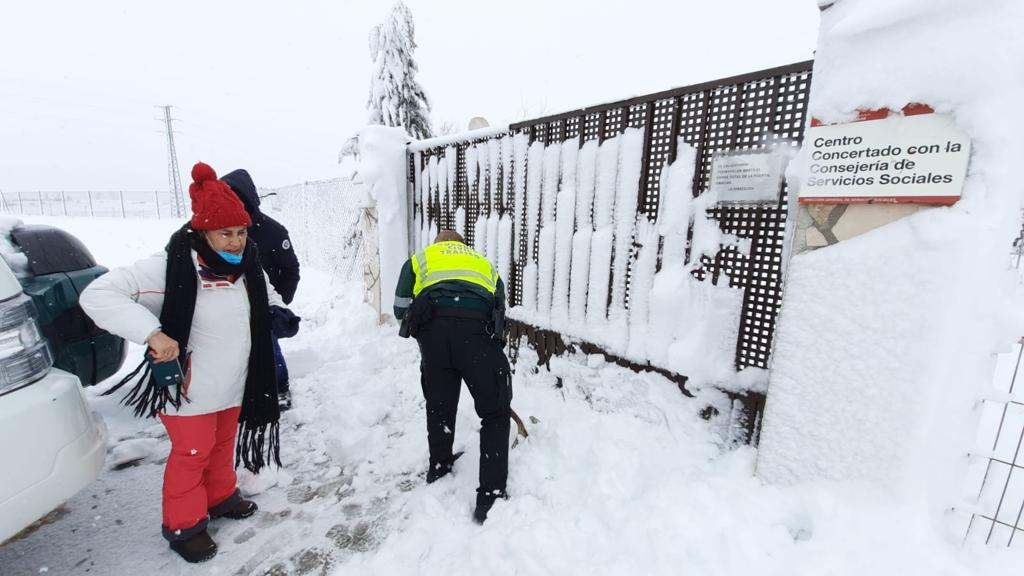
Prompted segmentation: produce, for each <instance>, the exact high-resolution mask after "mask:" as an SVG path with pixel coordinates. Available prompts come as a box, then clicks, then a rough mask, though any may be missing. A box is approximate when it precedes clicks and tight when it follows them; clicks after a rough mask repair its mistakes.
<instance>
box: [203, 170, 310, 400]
mask: <svg viewBox="0 0 1024 576" xmlns="http://www.w3.org/2000/svg"><path fill="white" fill-rule="evenodd" d="M221 180H222V181H223V182H224V183H225V184H227V185H228V186H230V187H231V190H232V191H234V193H235V194H236V195H238V198H239V199H240V200H241V201H242V204H244V205H245V210H246V211H247V212H248V213H249V216H251V217H252V226H251V227H250V228H249V238H250V239H251V240H253V241H255V242H256V245H257V246H258V247H259V254H260V262H261V263H262V264H263V270H264V271H266V273H267V280H269V281H270V284H271V285H272V286H273V287H274V289H275V290H277V292H278V294H280V295H281V298H282V299H283V300H284V302H285V304H290V303H291V301H292V299H293V298H294V297H295V290H296V288H297V287H298V285H299V259H298V258H297V257H296V256H295V249H294V248H293V247H292V241H291V238H289V237H288V229H287V228H285V227H284V226H283V225H282V224H281V223H280V222H278V221H277V220H274V219H273V218H271V217H270V216H267V215H266V214H264V213H263V212H262V211H261V210H260V195H259V192H258V191H257V190H256V184H255V183H253V181H252V177H251V176H249V173H248V172H247V171H245V170H235V171H234V172H230V173H228V174H226V175H224V176H223V177H222V178H221ZM274 355H275V358H276V364H277V389H278V396H279V397H280V404H281V409H282V410H287V409H288V408H291V403H292V401H291V392H290V390H289V388H288V364H286V363H285V361H284V356H283V355H282V354H281V346H280V344H278V341H277V337H276V335H275V338H274Z"/></svg>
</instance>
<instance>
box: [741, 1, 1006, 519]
mask: <svg viewBox="0 0 1024 576" xmlns="http://www.w3.org/2000/svg"><path fill="white" fill-rule="evenodd" d="M1022 21H1024V5H1022V4H1021V3H1019V2H981V3H957V4H956V6H955V9H954V8H953V6H952V5H951V4H950V3H945V2H931V3H929V2H918V1H916V0H892V1H890V2H886V3H885V4H884V7H883V5H882V4H879V3H872V2H852V1H844V0H839V1H838V2H835V3H833V4H830V5H829V6H828V8H827V10H824V11H823V12H822V21H821V28H820V31H821V32H820V36H819V39H818V46H817V50H816V60H815V64H814V80H813V83H812V88H811V96H810V103H809V109H808V118H807V120H808V121H809V120H810V119H811V118H814V119H815V120H817V121H818V122H819V123H820V124H821V125H823V126H828V125H842V124H845V126H844V127H841V128H838V129H839V130H841V131H839V132H833V134H836V135H837V139H838V138H839V137H840V136H842V135H845V134H850V133H851V132H850V130H853V129H856V128H851V127H853V126H854V125H855V124H856V125H857V126H859V128H860V129H864V130H877V132H874V133H871V134H872V135H871V136H870V140H873V142H871V143H869V139H868V138H869V137H868V136H865V138H864V140H863V143H862V141H861V140H860V139H856V141H855V142H852V143H851V144H849V145H848V143H846V142H843V141H842V140H839V141H838V142H831V141H829V140H828V139H826V138H821V137H818V138H812V137H810V135H808V139H807V140H806V141H805V149H804V154H803V155H802V156H801V157H800V158H798V160H797V161H795V162H793V163H792V164H791V167H790V170H789V176H790V177H789V178H788V180H789V182H790V184H791V186H790V194H791V195H792V194H798V193H801V192H802V195H801V198H806V199H809V200H810V198H808V197H815V196H817V197H820V196H822V194H821V192H816V191H817V190H820V189H821V187H822V186H823V184H822V183H821V182H819V180H820V178H819V175H824V176H842V177H847V176H850V175H851V173H850V172H847V173H838V171H836V172H833V173H831V174H826V173H825V171H824V170H823V169H822V168H823V166H824V167H826V168H835V167H836V165H832V166H827V165H826V164H825V163H822V162H820V161H821V160H822V158H821V155H820V154H819V155H818V157H813V156H812V155H811V154H810V153H809V150H808V148H809V147H811V146H822V145H825V146H828V145H830V144H835V146H833V147H832V150H833V151H834V152H836V153H837V154H847V156H844V158H855V157H857V158H859V157H867V156H868V155H872V156H874V155H876V154H877V152H878V151H879V150H880V149H882V148H883V147H884V146H885V141H886V139H890V140H889V141H893V140H891V139H893V138H894V136H893V134H895V133H897V130H893V129H891V128H886V126H889V127H892V126H897V127H902V128H903V129H905V127H906V126H908V123H906V122H905V120H906V119H909V118H911V116H910V115H907V116H904V115H903V113H901V111H904V110H907V109H910V110H912V111H913V108H912V107H911V106H909V105H912V104H916V103H923V104H927V105H930V106H931V107H933V108H934V113H935V114H936V115H944V116H945V118H944V119H943V118H939V117H935V118H937V119H938V120H943V121H945V120H948V122H945V125H946V126H950V127H953V128H955V130H957V131H960V132H962V133H964V134H966V136H967V138H969V142H970V150H971V152H970V156H969V161H970V165H969V169H966V170H965V168H964V167H963V166H962V164H958V163H957V162H956V160H957V159H956V158H953V157H952V156H947V157H946V159H941V158H940V159H939V160H938V161H937V163H936V164H932V166H933V167H934V168H929V169H924V170H920V169H918V170H915V169H913V168H912V167H907V166H905V165H904V168H905V169H901V167H900V166H899V165H895V166H893V165H891V164H890V163H889V162H879V163H876V165H875V166H874V167H870V166H867V165H861V167H859V168H860V171H859V173H858V174H856V176H857V178H860V179H862V180H863V181H861V182H860V183H859V184H856V185H855V186H851V189H852V192H850V193H849V194H859V193H864V194H865V195H866V196H867V195H876V196H879V197H883V196H892V195H898V194H900V192H901V190H900V188H901V187H900V182H898V181H897V182H892V181H891V180H892V179H893V178H899V179H901V180H902V179H905V178H907V177H910V178H911V180H912V182H909V184H913V185H914V187H915V188H917V190H918V191H916V192H915V193H917V194H926V193H929V194H930V193H936V192H937V191H942V192H946V191H945V190H938V189H937V188H938V187H936V186H934V185H935V184H937V183H940V182H942V181H943V180H942V179H943V178H944V177H947V176H948V177H949V178H950V180H949V182H955V181H956V180H955V179H957V178H960V177H964V180H963V186H962V188H959V189H958V190H957V192H959V194H960V197H959V199H958V200H957V201H956V202H955V203H954V204H952V205H949V206H944V207H916V206H915V207H912V208H909V209H903V208H887V207H884V206H881V205H879V204H864V205H859V204H852V203H849V202H848V201H847V202H846V203H840V204H832V205H823V204H822V205H818V204H813V205H807V206H804V207H801V209H800V216H799V223H798V224H797V226H798V228H802V230H799V231H798V233H797V234H796V237H800V236H801V235H803V236H804V240H805V241H804V244H803V245H802V246H801V245H800V244H798V245H797V246H796V249H795V250H794V252H795V254H794V255H793V256H792V258H791V261H790V263H789V270H788V273H787V278H786V293H785V297H784V304H783V308H782V312H781V316H780V321H779V323H778V326H777V330H776V332H775V336H774V339H775V352H774V357H773V365H772V372H771V377H770V383H769V388H768V397H767V404H766V408H765V413H764V421H763V431H762V434H761V443H760V448H759V451H758V463H757V474H758V476H760V477H761V478H762V479H764V480H766V481H769V482H774V483H782V484H792V483H800V482H814V481H820V480H822V479H826V480H842V481H844V482H857V483H859V484H862V485H869V486H873V487H876V488H880V489H878V490H875V491H873V492H872V493H873V494H876V498H878V499H879V500H881V501H882V502H881V504H882V505H883V506H886V505H890V506H893V507H894V509H895V508H896V507H899V509H900V515H901V517H903V518H907V517H908V515H909V516H910V518H909V519H908V520H907V522H911V523H916V522H918V521H919V520H920V519H925V518H930V519H931V520H932V521H933V523H934V524H935V525H936V528H938V529H939V530H940V531H943V532H947V533H948V532H949V531H950V530H949V529H950V528H953V526H952V525H951V521H955V522H964V524H966V519H967V518H969V517H970V514H964V513H960V514H958V513H956V512H958V511H959V510H961V509H971V508H973V509H975V510H977V509H979V507H980V506H981V505H982V504H984V503H983V502H979V501H977V500H976V499H973V497H972V499H966V500H965V499H964V493H963V490H962V489H963V483H964V480H965V478H966V474H967V472H968V469H969V466H970V461H969V459H968V458H967V456H966V455H967V454H969V453H971V452H973V451H976V450H978V448H976V447H974V446H973V444H974V442H975V439H976V425H977V418H978V414H977V412H976V411H977V409H978V406H980V405H981V404H982V403H981V402H979V398H982V397H983V396H984V395H985V394H991V391H990V387H991V382H992V374H993V369H994V355H995V354H996V353H997V352H999V351H1001V350H1005V349H1008V348H1009V347H1010V346H1011V345H1012V343H1013V342H1015V341H1016V340H1017V339H1018V338H1019V337H1020V334H1021V333H1024V310H1022V309H1021V308H1022V307H1021V302H1022V301H1024V297H1022V296H1021V295H1020V294H1019V278H1015V277H1014V272H1013V271H1012V270H1010V269H1009V268H1008V267H1007V265H1006V264H1007V263H1006V257H1005V251H1006V248H1007V247H1008V246H1010V245H1011V244H1012V240H1013V238H1014V237H1015V236H1016V234H1017V233H1018V231H1019V230H1020V222H1019V218H1020V209H1021V207H1022V204H1024V198H1022V196H1024V194H1022V191H1021V187H1020V177H1019V174H1017V173H1016V172H1015V169H1014V168H1013V167H1014V166H1017V165H1019V163H1020V159H1021V158H1024V145H1022V141H1021V139H1020V137H1019V129H1020V127H1021V126H1024V111H1022V108H1021V107H1020V106H1019V103H1017V102H1016V101H1015V100H1017V99H1019V95H1020V94H1021V93H1024V78H1022V76H1021V75H1020V74H1008V73H1007V70H1009V69H1014V67H1016V68H1019V62H1021V61H1024V44H1021V43H1019V42H1017V43H1012V42H1007V41H1006V39H1007V38H1012V37H1016V36H1017V35H1018V34H1019V27H1020V22H1022ZM893 54H920V55H925V56H923V57H921V58H916V59H914V60H913V62H912V63H908V62H907V61H906V60H904V59H898V58H897V59H894V58H892V55H893ZM883 109H884V110H883ZM869 111H871V113H872V114H875V113H878V114H875V116H874V118H873V119H872V118H864V116H867V115H868V112H869ZM917 113H918V112H917V111H914V114H915V115H916V114H917ZM888 114H892V117H890V118H889V119H890V120H893V122H892V123H888V124H882V123H885V122H886V120H884V118H886V115H888ZM858 116H861V119H863V120H866V121H865V122H863V123H851V120H853V119H855V118H858ZM897 117H902V119H901V118H897ZM918 119H919V120H922V118H918ZM869 122H871V123H875V122H877V123H878V124H874V126H875V127H874V128H871V127H865V124H868V123H869ZM919 125H921V126H923V124H919ZM812 126H813V125H812ZM952 131H953V130H952V129H949V130H948V131H947V130H946V129H943V130H938V129H936V128H934V127H932V128H928V129H927V131H925V132H921V133H917V134H916V135H917V136H918V138H917V139H916V140H917V141H915V142H913V143H912V144H914V145H915V146H913V147H914V148H917V147H916V145H918V144H922V143H927V142H928V138H929V137H934V138H935V142H938V141H939V137H938V135H939V134H942V135H943V136H942V138H941V142H942V145H941V146H940V147H939V148H937V149H936V151H935V152H934V154H941V153H944V152H946V151H948V150H949V149H950V147H949V144H950V143H952V142H953V141H955V140H949V138H950V137H949V136H945V135H946V134H950V133H952ZM866 134H867V133H866ZM818 141H821V142H818ZM879 142H881V144H880V143H879ZM823 143H824V144H823ZM893 147H895V145H893ZM940 149H942V152H939V150H940ZM903 150H904V151H905V152H907V148H906V147H904V148H903ZM854 153H856V154H864V156H853V155H852V154H854ZM900 154H901V153H900V152H896V153H895V155H897V156H898V155H900ZM909 154H914V151H912V150H911V151H909ZM928 154H932V152H926V153H925V154H923V155H919V156H917V157H914V158H913V160H915V161H916V162H917V163H918V164H924V165H928V162H936V160H929V159H928V157H927V156H928ZM879 156H881V155H879ZM890 156H891V154H890ZM837 157H838V156H837ZM826 160H827V158H826ZM884 160H886V161H888V160H894V159H893V158H884ZM816 163H817V164H816ZM894 163H895V162H894ZM815 164H816V165H815ZM881 164H886V165H885V166H884V167H882V166H881ZM840 166H841V165H840ZM918 168H921V167H920V166H919V167H918ZM954 174H958V175H955V176H954ZM935 177H938V180H935V179H934V178H935ZM868 178H871V179H873V181H872V182H868V181H867V179H868ZM883 178H884V179H883ZM838 179H839V180H842V178H838ZM848 179H849V180H851V181H852V180H855V179H854V178H848ZM887 180H888V181H889V182H888V183H887V182H886V181H887ZM797 184H799V186H797ZM824 186H825V187H826V188H827V187H828V186H830V184H828V183H827V182H826V183H825V184H824ZM798 188H799V189H798ZM812 192H814V193H812ZM837 194H838V193H837ZM842 196H848V195H847V194H843V195H842ZM919 200H924V201H927V200H925V199H919ZM812 201H813V200H812ZM815 246H817V249H814V250H807V249H806V248H814V247H815ZM801 250H803V252H802V253H800V252H801ZM1014 290H1018V293H1017V294H1013V291H1014ZM1018 446H1019V445H1018ZM991 449H992V447H991V445H989V446H988V447H987V448H981V450H983V451H985V452H989V453H991ZM1018 449H1019V448H1018ZM1000 488H1002V487H1000ZM975 496H976V495H975ZM1020 505H1021V504H1020V501H1019V500H1018V503H1017V506H1018V507H1017V508H1014V510H1015V511H1016V510H1019V506H1020ZM951 511H953V512H954V513H953V514H950V512H951ZM1018 517H1019V516H1018ZM990 526H994V524H992V523H990V522H985V523H984V529H985V531H986V532H987V531H988V530H989V527H990ZM953 532H954V533H956V532H959V534H958V535H957V536H958V537H959V538H962V537H963V532H962V531H960V529H957V530H954V531H953ZM959 538H958V539H959Z"/></svg>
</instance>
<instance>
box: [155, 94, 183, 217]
mask: <svg viewBox="0 0 1024 576" xmlns="http://www.w3.org/2000/svg"><path fill="white" fill-rule="evenodd" d="M159 108H163V109H164V127H165V128H166V129H167V180H168V183H169V184H170V186H171V197H172V198H173V199H174V211H175V214H177V215H178V217H179V218H180V217H181V216H182V215H183V214H184V213H185V198H184V197H183V195H182V193H181V173H180V172H179V171H178V151H177V150H176V149H175V147H174V124H173V122H174V119H173V118H171V108H172V107H171V106H170V105H166V106H159Z"/></svg>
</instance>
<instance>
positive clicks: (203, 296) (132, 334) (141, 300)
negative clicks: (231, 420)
mask: <svg viewBox="0 0 1024 576" xmlns="http://www.w3.org/2000/svg"><path fill="white" fill-rule="evenodd" d="M192 261H193V262H195V263H196V275H197V281H198V285H199V288H198V292H199V293H198V295H197V296H196V311H195V315H194V316H193V319H192V333H191V335H190V336H189V342H188V351H189V352H191V354H192V356H191V359H190V362H189V366H188V367H186V366H183V368H186V369H187V370H189V373H188V374H186V381H187V382H188V387H187V396H188V398H189V400H191V401H190V402H185V401H182V403H181V407H180V408H179V409H177V410H176V409H175V408H174V407H173V406H170V405H168V407H167V413H168V414H170V415H178V416H195V415H198V414H209V413H212V412H219V411H221V410H225V409H227V408H233V407H235V406H240V405H241V404H242V393H243V392H244V390H245V379H246V376H247V375H248V373H249V349H250V347H251V341H250V339H251V337H250V335H249V296H248V294H247V292H246V289H245V279H244V278H239V279H238V280H237V281H236V282H234V283H231V282H207V281H203V279H201V278H198V274H199V264H198V260H197V256H196V253H195V251H193V252H192ZM166 276H167V253H166V252H160V253H158V254H154V255H153V256H150V257H149V258H146V259H145V260H140V261H138V262H136V263H135V264H133V265H131V266H126V267H123V268H117V269H114V270H111V271H110V272H108V273H107V274H104V275H103V276H100V277H99V278H97V279H96V280H94V281H93V282H92V284H89V286H88V288H86V289H85V291H84V292H82V296H81V298H80V299H79V303H80V304H81V305H82V308H83V309H84V310H85V312H86V313H87V314H89V317H90V318H92V319H93V321H94V322H96V325H97V326H99V327H100V328H103V329H104V330H107V331H108V332H111V333H114V334H117V335H118V336H121V337H122V338H125V339H127V340H130V341H132V342H134V343H136V344H141V345H144V344H145V343H146V340H147V339H148V338H149V337H150V336H152V335H153V334H154V333H155V332H156V331H157V330H159V329H160V309H161V307H162V306H163V303H164V285H165V284H166ZM267 294H268V296H269V300H270V305H272V306H284V302H283V301H282V300H281V296H280V295H278V293H277V292H276V291H275V290H274V289H273V287H271V286H270V285H269V284H268V285H267ZM184 357H185V351H184V350H182V351H181V356H180V357H179V360H184Z"/></svg>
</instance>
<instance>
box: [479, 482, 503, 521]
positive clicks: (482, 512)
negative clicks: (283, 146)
mask: <svg viewBox="0 0 1024 576" xmlns="http://www.w3.org/2000/svg"><path fill="white" fill-rule="evenodd" d="M498 498H501V499H502V500H508V494H506V493H505V491H504V490H494V491H490V492H479V491H478V492H477V494H476V510H474V511H473V520H474V521H476V523H477V524H483V523H484V521H485V520H487V514H488V512H490V511H491V507H492V506H494V502H495V501H496V500H497V499H498Z"/></svg>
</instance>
